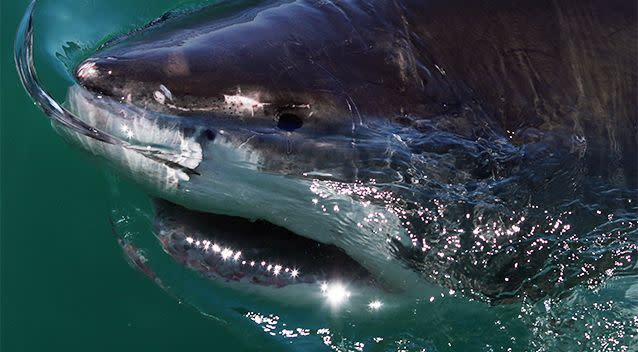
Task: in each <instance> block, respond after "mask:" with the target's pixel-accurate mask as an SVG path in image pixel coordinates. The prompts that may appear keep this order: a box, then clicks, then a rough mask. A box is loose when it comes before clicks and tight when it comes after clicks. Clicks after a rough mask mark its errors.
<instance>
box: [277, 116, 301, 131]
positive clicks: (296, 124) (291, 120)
mask: <svg viewBox="0 0 638 352" xmlns="http://www.w3.org/2000/svg"><path fill="white" fill-rule="evenodd" d="M301 126H303V120H302V119H301V117H300V116H299V115H297V114H294V113H290V112H285V113H282V114H280V115H279V119H277V128H279V129H280V130H284V131H288V132H292V131H294V130H298V129H300V128H301Z"/></svg>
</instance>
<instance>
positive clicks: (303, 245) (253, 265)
mask: <svg viewBox="0 0 638 352" xmlns="http://www.w3.org/2000/svg"><path fill="white" fill-rule="evenodd" d="M154 227H155V235H156V236H157V238H158V239H159V241H160V242H161V244H162V247H163V249H164V251H165V252H166V253H168V254H169V255H171V256H172V257H173V258H175V260H177V262H179V263H181V264H183V265H185V266H187V267H189V268H191V269H193V270H195V271H197V272H199V273H201V274H203V275H204V276H205V277H207V278H210V279H212V280H223V281H235V282H241V283H246V284H252V285H259V286H267V287H275V288H280V287H284V286H288V285H293V284H309V285H317V284H319V285H321V286H320V289H322V290H323V291H326V290H328V285H329V283H331V282H339V281H340V280H343V279H345V280H346V281H347V282H348V283H359V284H361V285H363V286H374V285H376V284H375V280H374V278H373V276H372V275H371V274H370V272H369V271H368V270H366V269H365V268H364V267H362V266H361V265H360V264H359V263H358V262H356V261H355V260H354V259H352V258H351V257H349V256H348V255H347V254H346V253H345V252H344V251H343V250H341V249H339V248H338V247H336V246H334V245H330V244H324V243H321V242H317V241H314V240H312V239H309V238H306V237H302V236H299V235H297V234H295V233H293V232H291V231H289V230H286V229H285V228H282V227H280V226H277V225H274V224H271V223H269V222H267V221H263V220H256V221H250V220H248V219H243V218H238V217H232V216H225V215H216V214H209V213H201V212H196V211H192V210H188V209H186V208H183V207H181V206H178V205H175V204H172V203H170V202H166V201H162V200H156V201H155V224H154ZM324 285H326V286H324Z"/></svg>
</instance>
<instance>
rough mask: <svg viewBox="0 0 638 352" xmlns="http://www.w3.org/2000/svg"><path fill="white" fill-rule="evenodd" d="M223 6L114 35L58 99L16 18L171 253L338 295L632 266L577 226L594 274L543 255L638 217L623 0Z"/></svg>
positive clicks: (78, 134)
mask: <svg viewBox="0 0 638 352" xmlns="http://www.w3.org/2000/svg"><path fill="white" fill-rule="evenodd" d="M32 6H33V4H32ZM218 6H223V3H222V5H211V6H209V7H205V8H203V9H200V10H198V11H195V12H192V13H188V14H179V15H170V14H169V15H167V16H164V17H163V18H162V19H160V20H158V21H155V22H153V23H152V24H150V25H148V26H147V27H144V28H142V29H140V30H137V31H134V32H131V33H128V34H125V35H122V36H120V37H117V38H115V39H113V40H111V41H109V42H107V43H106V44H104V45H103V46H102V47H100V48H99V50H97V51H96V52H95V53H93V54H91V55H90V57H88V58H86V59H85V60H84V61H82V62H81V63H79V64H78V65H77V68H76V69H75V72H74V75H75V79H76V83H77V84H76V85H74V86H73V87H71V88H70V89H69V92H68V97H67V98H68V101H67V104H66V105H60V104H58V103H56V102H55V101H54V100H53V99H52V98H50V96H49V95H48V94H47V93H46V92H45V91H44V90H43V89H42V88H41V86H40V85H39V83H38V81H37V77H36V75H35V71H34V69H33V63H32V58H31V50H32V35H31V19H30V17H29V16H27V17H25V21H24V22H23V24H22V27H21V28H22V30H21V32H20V33H19V38H18V42H20V43H26V44H25V45H23V46H20V47H19V50H17V52H16V60H17V61H18V69H19V72H20V74H21V78H22V80H23V82H24V84H25V87H26V88H27V90H28V92H29V93H30V94H31V96H32V97H33V98H34V100H35V101H36V102H37V103H38V104H40V106H41V107H42V108H43V109H44V110H45V112H46V113H47V114H48V115H50V116H51V117H52V118H53V119H54V120H55V121H57V122H58V123H56V126H57V129H58V130H59V131H60V133H61V134H63V135H65V136H66V137H67V138H69V139H70V140H72V141H73V143H75V144H78V145H80V146H81V147H82V148H84V149H86V150H88V151H90V152H91V153H93V154H96V155H99V156H101V157H104V158H105V159H106V160H108V161H109V162H110V163H112V164H113V165H115V166H116V167H117V169H118V170H120V172H122V173H124V174H126V175H128V176H129V177H130V178H132V179H133V180H135V181H136V182H137V183H138V184H140V185H142V186H143V187H144V189H145V190H146V191H147V192H148V193H149V194H151V195H152V196H153V197H155V198H157V199H158V201H157V202H156V203H155V204H156V205H155V206H156V221H155V226H156V232H157V236H158V238H159V239H160V241H161V242H162V245H163V247H164V249H165V250H166V252H167V253H169V254H170V255H172V256H173V257H174V258H176V259H177V260H178V261H179V262H181V263H183V264H184V265H187V266H189V267H190V268H192V269H194V270H196V271H198V272H201V273H203V274H204V275H206V276H207V277H210V278H211V279H212V280H218V281H219V282H222V283H223V282H225V283H228V284H229V285H239V286H237V287H238V289H239V290H242V289H247V288H248V287H265V288H266V289H267V290H279V291H281V290H288V292H294V294H291V295H290V296H287V297H288V298H286V299H290V298H289V297H297V298H298V299H300V300H301V299H302V298H303V299H305V298H308V295H304V293H303V292H308V289H310V290H314V291H313V292H317V293H318V295H317V297H322V296H328V298H332V299H339V300H341V299H346V298H348V297H349V295H350V291H348V290H349V289H347V288H345V287H343V286H339V285H335V284H332V283H333V282H346V281H347V282H351V283H357V285H360V286H361V287H363V288H362V289H361V291H365V290H368V289H371V290H373V291H374V292H377V291H383V292H412V293H415V294H416V295H424V292H428V294H425V295H426V296H428V297H429V296H431V295H433V294H438V293H437V292H439V291H441V292H443V291H445V292H447V291H448V289H450V290H452V291H454V290H456V291H459V292H462V293H463V294H466V295H469V296H472V297H481V298H482V299H485V300H488V301H490V302H493V303H500V302H509V301H512V300H518V299H521V298H522V297H533V298H535V299H538V298H542V297H545V296H548V295H552V294H555V293H556V292H557V291H560V290H562V289H565V288H570V287H573V286H575V285H578V284H579V283H581V282H583V281H584V280H587V279H590V278H592V277H594V276H596V275H600V274H601V273H603V272H605V271H606V270H610V269H614V270H623V269H626V268H631V267H632V266H633V265H634V264H635V257H636V255H635V254H636V248H635V245H634V246H633V247H632V246H631V245H628V246H626V247H622V250H623V251H624V252H622V253H623V255H625V254H628V255H627V257H626V258H628V259H627V260H626V261H622V263H621V264H620V265H618V260H617V259H618V256H617V254H618V253H617V252H612V251H611V250H610V251H609V252H605V249H604V248H605V247H604V244H605V243H607V242H605V241H603V242H601V243H598V244H596V245H594V244H590V243H589V242H588V243H586V244H582V246H584V247H582V248H586V249H587V250H589V249H592V250H593V248H594V247H595V246H600V248H599V247H596V248H599V249H600V250H602V254H601V255H596V256H593V257H587V256H585V255H583V256H581V257H579V260H580V262H579V264H583V263H594V262H595V263H596V267H595V268H594V269H592V270H591V272H588V273H587V275H582V274H581V273H580V272H572V271H570V270H571V269H570V268H569V265H568V264H567V262H568V261H567V259H565V258H563V257H560V255H558V254H557V253H558V252H557V251H559V250H560V248H562V247H561V246H563V245H565V246H569V245H573V244H572V243H571V242H569V235H570V234H573V233H586V234H591V235H592V236H594V235H596V234H598V235H600V234H601V233H602V232H603V230H600V227H601V226H603V224H605V223H606V222H607V218H606V217H605V216H606V215H607V214H616V215H615V216H617V218H621V219H629V220H628V224H629V223H631V221H635V218H636V207H635V206H636V201H635V198H636V197H635V190H636V185H637V180H636V178H637V175H638V173H637V170H638V166H637V164H638V159H637V157H636V155H637V154H636V147H637V121H638V118H637V117H638V115H637V109H636V97H637V93H638V92H637V77H636V73H637V68H638V61H637V36H636V13H637V9H636V3H635V2H632V1H599V0H585V1H580V0H579V1H575V0H559V1H545V0H541V1H525V0H521V1H502V0H486V1H476V2H472V1H465V0H464V1H461V0H452V1H417V0H397V1H378V2H367V1H355V0H352V1H335V2H332V1H312V0H298V1H267V2H264V3H262V4H259V5H257V6H252V7H250V8H247V9H242V10H241V11H238V12H237V13H235V14H234V15H230V16H226V17H223V18H220V17H219V16H216V15H215V12H216V11H217V9H218ZM599 191H600V192H601V193H600V194H604V197H603V198H597V199H590V198H588V197H589V196H590V195H591V194H594V193H595V194H598V193H596V192H599ZM610 192H611V193H610ZM627 200H629V202H628V201H627ZM631 200H634V202H633V203H632V202H631ZM566 207H567V208H569V207H571V208H570V209H573V212H574V213H575V214H572V213H571V212H569V214H567V213H568V212H567V211H564V212H563V210H564V209H565V208H566ZM548 209H549V211H550V215H547V214H548V212H547V211H548ZM601 209H602V212H603V213H604V216H602V217H601V216H597V215H596V214H597V213H596V212H598V211H601ZM551 214H554V215H551ZM566 214H567V215H566ZM598 215H600V213H599V214H598ZM568 216H573V217H572V218H568ZM566 219H568V220H566ZM567 221H569V222H570V223H567ZM623 224H624V223H623ZM623 226H624V225H623ZM627 226H629V225H627ZM597 231H598V232H597ZM539 233H540V234H541V235H543V234H545V235H547V237H543V236H541V235H539ZM626 233H630V232H629V230H627V231H626V232H624V234H626ZM628 236H630V237H629V238H631V235H628ZM602 238H605V237H604V236H602ZM539 241H540V242H539ZM543 241H545V242H543ZM629 242H631V241H629ZM221 243H225V244H224V245H220V244H221ZM580 245H581V244H575V246H576V247H577V248H581V247H578V246H580ZM242 246H244V247H245V248H244V249H242V248H243V247H242ZM565 255H566V254H565ZM273 257H275V258H277V260H276V261H268V260H266V259H264V258H273ZM623 258H624V257H623ZM553 260H554V261H556V263H558V264H556V265H566V267H567V268H568V269H566V270H562V269H561V270H558V269H556V267H554V266H552V267H551V268H550V269H548V266H547V263H548V261H550V262H551V261H553ZM623 260H624V259H623ZM140 265H142V263H140ZM579 268H580V267H579ZM331 284H332V285H333V286H332V287H331V286H330V285H331ZM242 285H243V286H242ZM295 288H300V290H296V289H295ZM443 288H445V289H443ZM374 295H377V293H373V294H370V295H367V296H365V297H366V298H365V299H366V302H367V299H368V298H369V297H374ZM313 297H314V296H313ZM335 297H336V298H335ZM293 299H294V298H293Z"/></svg>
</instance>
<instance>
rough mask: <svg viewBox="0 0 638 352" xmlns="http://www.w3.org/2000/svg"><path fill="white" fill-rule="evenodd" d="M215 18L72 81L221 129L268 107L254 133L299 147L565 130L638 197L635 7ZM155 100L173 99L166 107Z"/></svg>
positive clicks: (424, 6)
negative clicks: (393, 134) (334, 137)
mask: <svg viewBox="0 0 638 352" xmlns="http://www.w3.org/2000/svg"><path fill="white" fill-rule="evenodd" d="M213 8H214V7H213ZM210 10H211V9H209V10H203V11H200V13H196V14H193V15H192V16H188V17H186V18H178V19H176V20H175V21H173V22H172V23H170V24H167V25H166V26H165V28H159V29H157V30H146V31H144V32H143V33H142V34H139V35H133V36H131V38H126V40H124V41H123V42H122V43H120V44H115V45H113V46H111V47H107V48H104V49H103V50H101V51H99V52H98V53H96V54H95V55H93V56H92V57H91V58H89V59H88V60H87V62H88V63H91V64H92V65H93V67H95V70H96V74H93V75H82V74H81V72H79V74H78V81H79V82H80V83H81V84H82V85H83V86H85V87H87V88H89V89H91V90H93V91H96V92H100V93H102V94H106V95H110V96H113V97H117V98H120V97H126V99H129V100H131V101H132V102H133V103H135V104H143V105H144V106H146V107H147V108H149V105H156V106H152V107H151V108H156V109H157V110H160V111H167V112H170V113H171V114H178V115H189V116H190V115H197V116H202V115H203V116H206V117H207V118H208V119H209V121H208V122H207V123H209V124H210V125H211V126H215V125H216V124H217V122H214V120H216V119H221V118H223V117H227V116H229V115H230V116H232V115H233V112H236V108H234V107H232V106H226V104H221V103H222V102H223V100H224V98H223V94H229V95H232V94H236V93H237V92H238V89H241V91H243V92H251V91H253V92H258V93H259V94H258V95H259V97H260V101H262V102H267V104H268V105H267V106H265V107H264V108H263V111H261V112H259V113H257V114H255V113H254V112H253V114H252V115H254V116H252V115H251V116H250V118H247V117H245V116H244V118H242V123H243V124H244V126H249V127H248V128H251V129H253V130H256V129H259V128H262V129H269V128H276V127H279V129H281V130H284V131H281V133H284V132H285V130H294V131H295V135H299V136H303V138H314V137H316V136H318V135H319V136H326V135H330V134H344V133H345V134H347V133H349V132H350V130H351V129H356V128H357V127H359V126H365V125H366V124H373V123H375V122H376V121H379V120H380V121H382V122H386V121H388V120H390V119H394V118H400V119H401V121H402V122H403V123H405V124H407V125H412V126H413V127H415V128H417V129H418V128H419V125H418V123H416V122H415V121H414V120H415V119H418V120H421V119H432V120H434V121H437V120H444V121H445V120H448V119H449V118H448V117H449V116H456V115H459V114H461V113H462V111H464V110H466V109H468V108H472V109H474V110H479V111H480V112H478V111H475V112H473V115H476V117H475V120H476V121H471V120H469V119H468V118H467V117H465V121H464V123H465V125H464V126H454V127H450V129H451V130H453V131H454V132H456V133H459V134H460V135H462V136H472V137H476V136H477V135H481V134H483V135H487V137H488V138H489V137H490V136H489V134H490V133H491V132H486V131H483V132H478V131H477V130H480V129H487V128H488V129H490V130H493V131H494V132H496V133H499V134H500V135H509V136H510V137H511V139H513V140H514V141H515V143H516V142H518V143H520V144H522V143H526V142H529V141H530V140H534V139H536V138H539V135H542V134H543V133H549V132H550V131H567V132H568V133H566V134H565V135H568V134H571V135H573V136H574V138H576V139H577V141H580V142H582V143H581V144H583V145H584V146H583V148H584V149H586V152H585V153H586V154H587V155H586V158H587V161H588V163H587V164H588V165H589V166H590V172H591V173H592V174H602V175H606V176H613V177H620V178H623V179H624V182H627V183H631V184H634V185H635V183H636V178H637V173H636V170H637V166H636V165H637V164H638V159H636V141H637V137H636V136H637V132H636V131H637V109H636V97H637V96H638V92H637V90H636V67H637V66H638V62H637V59H636V57H637V54H638V52H637V49H636V4H635V3H634V2H631V1H611V2H608V1H595V0H587V1H571V0H563V1H499V0H488V1H477V2H468V1H459V0H455V1H426V2H423V1H385V2H365V1H340V2H334V3H333V2H329V1H295V2H281V3H279V2H275V3H271V4H268V5H265V6H264V8H257V9H255V8H251V9H250V10H246V11H244V12H242V13H240V14H238V15H236V16H235V17H232V18H230V19H228V18H226V19H213V20H209V19H208V18H210V17H211V15H210ZM80 67H81V68H82V67H86V66H84V65H80ZM160 85H164V86H165V87H167V88H168V90H169V91H170V93H171V96H170V99H169V98H161V99H162V100H165V101H164V102H163V103H161V104H158V103H157V99H156V95H157V93H156V92H158V91H159V90H158V87H159V86H160ZM160 93H161V91H160ZM157 105H159V106H157ZM308 106H309V108H308ZM311 113H312V114H311ZM468 120H469V121H468ZM486 126H488V127H486ZM353 133H354V132H353ZM293 138H294V137H293ZM269 144H270V145H271V146H270V147H271V148H274V146H273V145H277V144H281V143H270V142H269ZM601 163H603V164H605V165H609V166H610V167H608V168H603V167H599V166H600V165H601Z"/></svg>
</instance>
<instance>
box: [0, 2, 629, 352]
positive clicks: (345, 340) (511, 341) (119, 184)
mask: <svg viewBox="0 0 638 352" xmlns="http://www.w3.org/2000/svg"><path fill="white" fill-rule="evenodd" d="M205 3H206V2H204V1H200V2H194V1H175V0H173V1H168V0H157V1H141V0H126V1H124V0H113V1H108V2H107V1H95V0H90V1H89V0H82V1H78V0H58V1H41V2H38V7H37V9H36V15H35V17H34V23H35V33H34V37H35V44H34V47H35V51H34V54H35V62H36V66H37V69H38V73H39V76H40V79H41V80H42V83H43V86H45V87H46V89H47V90H48V91H49V92H50V93H52V95H53V96H54V97H55V98H56V99H58V100H59V101H64V100H65V96H66V94H67V89H68V87H69V86H70V85H71V84H72V80H71V78H70V74H69V72H70V71H71V70H72V68H73V67H74V66H75V65H76V64H77V63H78V62H80V60H82V59H83V58H85V57H87V56H88V55H90V54H91V52H92V51H93V50H95V48H97V47H98V46H99V45H100V44H101V43H104V42H105V41H106V40H108V39H111V38H113V37H115V36H117V35H118V34H121V33H126V32H129V31H131V30H134V29H136V28H138V27H140V26H143V25H145V24H146V23H148V22H149V21H151V20H153V19H155V18H157V17H158V16H160V15H162V14H163V13H165V12H167V11H169V10H173V9H175V8H180V9H182V10H183V9H188V8H196V7H197V6H200V5H201V4H205ZM28 4H29V2H28V1H23V0H16V1H4V2H2V5H1V6H2V11H1V16H2V17H1V19H2V21H1V26H2V34H1V35H2V41H1V45H2V51H1V55H0V60H2V61H1V62H0V69H1V75H0V81H1V84H2V88H1V92H0V94H1V100H0V109H1V114H0V116H1V118H0V126H1V128H0V132H1V138H0V142H1V174H0V175H1V176H0V177H1V178H0V181H1V188H0V197H1V203H0V204H1V208H0V210H1V215H0V240H1V242H0V243H1V246H0V249H1V252H0V260H1V266H0V269H1V273H0V279H1V281H0V314H1V315H0V317H1V320H0V350H1V351H9V352H13V351H29V352H30V351H43V350H44V351H58V350H59V351H85V350H90V351H114V350H117V351H157V352H159V351H175V350H179V351H194V350H200V351H280V350H282V351H284V350H291V351H292V350H295V351H330V350H334V351H379V352H381V351H384V352H386V351H388V352H389V351H397V352H398V351H627V352H629V351H638V340H637V339H638V336H637V335H638V333H637V332H636V330H637V329H638V286H637V285H636V279H637V274H636V272H637V270H636V267H635V265H636V261H635V256H636V246H635V241H636V239H637V238H638V237H637V235H636V229H635V225H636V218H637V217H636V214H635V209H636V208H635V206H634V205H630V206H627V207H626V209H629V210H628V213H625V214H624V215H621V216H620V219H619V220H618V222H614V221H616V219H614V221H612V219H611V218H610V219H609V222H608V223H606V222H605V221H603V224H602V225H601V226H600V228H601V230H600V231H601V232H605V231H606V230H605V227H604V226H608V227H610V228H612V230H613V231H617V233H618V238H619V240H618V241H617V242H613V241H610V242H609V246H618V248H617V251H616V252H614V253H615V254H618V253H621V254H622V255H621V254H618V258H615V259H617V260H618V261H621V260H625V259H626V262H627V263H624V262H623V264H619V265H618V266H622V269H623V274H624V275H618V277H616V276H614V277H612V278H610V279H605V278H602V279H601V278H597V279H596V280H593V279H592V280H589V281H587V282H583V283H582V284H581V285H577V287H576V288H571V287H570V288H569V289H570V292H568V293H567V292H566V293H565V294H564V295H561V294H558V295H554V296H552V297H551V298H547V299H543V300H539V301H523V302H515V303H506V304H501V305H489V304H487V303H483V302H480V301H477V300H469V299H467V298H466V297H464V296H462V295H454V294H452V293H450V294H449V295H448V294H447V292H446V294H445V295H443V294H441V297H440V298H439V296H438V295H437V296H432V295H427V296H424V297H421V298H420V299H419V300H418V301H417V302H415V303H414V304H412V305H408V307H403V308H401V309H397V310H394V311H392V312H391V313H387V312H385V313H384V312H383V309H381V310H379V312H372V311H371V312H364V313H365V314H368V313H369V314H368V315H367V316H366V315H365V314H363V315H360V314H359V315H358V314H354V313H353V314H352V315H350V314H334V315H331V312H330V309H326V311H325V312H319V313H317V314H319V315H321V314H325V317H322V318H319V319H314V317H312V318H310V317H308V319H307V320H308V321H310V323H308V324H309V325H307V326H306V325H303V324H305V321H306V319H305V318H306V317H303V318H300V317H299V316H303V315H304V314H305V312H299V311H295V309H294V308H288V307H281V306H278V305H276V304H273V303H271V302H268V301H264V303H263V306H261V307H259V310H254V311H243V310H242V309H240V308H237V307H235V306H233V308H235V309H236V310H237V312H236V313H237V315H236V316H233V317H229V316H225V315H224V314H225V313H220V312H219V311H217V310H216V307H215V306H216V305H219V306H224V305H228V304H229V303H227V302H222V301H219V302H216V301H211V300H210V299H209V298H210V297H214V298H215V299H220V300H223V299H225V297H227V296H225V295H226V293H223V294H222V293H215V294H209V293H210V291H207V290H214V288H212V287H209V286H207V283H206V280H205V279H202V278H198V276H197V275H196V274H195V273H193V272H189V270H188V269H185V268H184V269H183V271H180V269H179V268H178V266H175V265H174V264H170V262H171V259H170V258H168V257H167V258H158V256H159V255H160V254H161V250H158V249H156V250H155V252H153V250H152V249H149V250H148V251H149V252H148V253H150V254H152V256H151V259H152V260H157V262H159V263H160V264H158V265H159V267H162V268H164V273H165V275H166V276H163V277H162V280H164V281H165V282H168V283H169V285H170V286H171V287H172V288H171V289H162V287H160V285H158V284H156V282H154V281H153V280H151V279H149V277H148V276H147V275H145V274H144V273H143V272H141V271H140V270H137V268H135V267H134V265H131V264H130V261H131V259H135V258H130V257H127V255H126V254H125V253H124V252H123V250H122V245H121V244H122V241H121V240H122V239H123V238H125V239H130V240H131V242H133V243H135V244H136V245H139V246H142V245H145V244H146V243H145V242H144V240H139V239H136V237H135V233H137V232H144V231H145V228H149V227H150V226H149V225H148V224H144V223H143V222H144V219H145V218H146V217H148V216H149V214H151V213H152V203H151V200H150V199H149V198H148V197H147V196H146V195H145V194H144V193H143V192H142V191H141V190H139V189H138V188H137V187H136V186H134V185H132V184H130V183H129V182H128V181H125V180H122V179H120V178H119V177H118V176H116V175H115V174H113V173H112V171H111V170H109V168H108V167H107V166H106V165H104V163H102V162H100V161H98V160H96V159H95V158H93V157H91V156H90V155H88V154H87V153H85V152H83V151H81V150H80V149H78V148H77V147H76V146H73V145H71V144H69V143H67V142H65V140H64V139H63V138H60V136H59V135H58V134H57V133H56V132H55V130H54V129H53V128H52V127H51V123H50V122H49V120H47V119H46V117H45V115H44V114H43V113H42V111H41V110H39V109H38V108H37V106H35V105H34V104H33V102H32V100H31V98H30V97H29V96H28V95H27V94H26V92H25V90H24V89H23V87H22V85H21V83H20V81H19V79H18V75H17V72H16V70H15V63H14V61H13V51H14V40H15V34H16V30H17V28H18V25H19V22H20V19H21V18H22V16H23V15H24V13H25V11H26V8H27V6H28ZM622 196H623V197H626V199H625V198H622V199H621V201H631V200H633V199H635V190H629V191H628V192H626V193H622ZM136 214H142V215H139V216H138V218H136ZM555 215H556V219H558V220H556V221H555V223H556V224H559V222H560V221H562V219H565V221H566V222H567V221H569V218H568V217H562V216H563V214H555ZM603 216H604V215H603ZM622 216H625V218H623V217H622ZM121 219H133V220H131V221H130V223H128V222H118V220H121ZM136 220H137V221H138V223H136V222H135V221H136ZM552 220H554V219H552ZM603 220H604V219H603ZM624 220H626V223H625V222H622V224H620V222H621V221H624ZM139 222H142V223H143V224H141V225H140V224H139ZM552 223H554V222H552ZM561 224H562V223H561ZM605 224H606V225H605ZM626 224H629V225H626ZM556 226H558V225H556ZM561 226H562V225H561ZM574 226H578V225H574ZM612 230H609V231H610V232H611V231H612ZM565 231H569V228H564V232H565ZM594 234H595V231H594ZM576 237H577V236H576ZM602 237H604V236H601V238H602ZM118 239H120V242H119V243H118ZM136 241H137V242H136ZM631 241H633V242H634V243H633V247H632V243H630V242H631ZM605 245H606V244H605ZM148 246H149V248H150V247H152V245H150V244H149V245H148ZM592 247H594V246H593V245H592ZM587 248H589V247H587ZM588 250H589V249H588ZM593 250H599V249H592V251H593ZM129 254H130V253H129ZM583 268H585V269H587V268H590V267H588V266H587V265H583ZM590 269H591V268H590ZM603 276H604V275H603ZM446 291H447V290H446ZM452 291H453V290H451V291H450V292H452ZM233 299H238V300H239V301H241V299H242V297H241V295H238V296H237V297H233ZM249 299H251V298H246V300H249ZM251 302H252V303H251V306H252V307H255V304H258V303H259V300H256V302H257V303H255V300H253V301H251ZM439 302H441V303H440V306H437V305H438V304H439ZM463 307H467V309H466V310H463V309H465V308H463ZM371 310H374V309H371ZM315 313H316V312H315ZM226 314H227V313H226ZM317 321H320V322H322V323H319V324H318V323H316V322H317ZM286 322H289V324H290V325H291V326H289V327H290V328H292V327H294V329H293V330H292V332H289V331H288V327H282V324H286ZM278 324H279V325H278ZM321 324H324V325H321ZM297 328H300V329H302V330H296V329H297ZM302 332H303V333H302ZM306 332H307V333H306ZM293 333H294V335H295V336H292V334H293ZM273 335H276V336H273Z"/></svg>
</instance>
